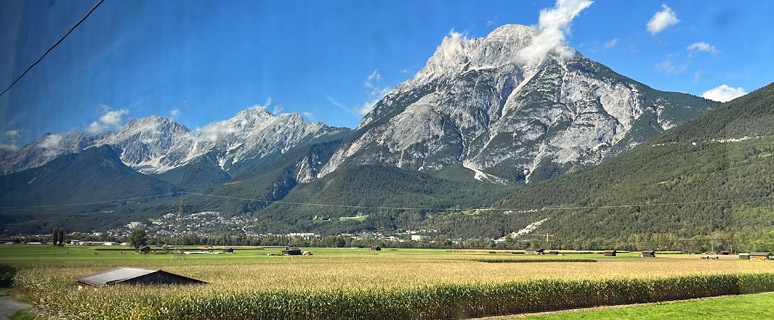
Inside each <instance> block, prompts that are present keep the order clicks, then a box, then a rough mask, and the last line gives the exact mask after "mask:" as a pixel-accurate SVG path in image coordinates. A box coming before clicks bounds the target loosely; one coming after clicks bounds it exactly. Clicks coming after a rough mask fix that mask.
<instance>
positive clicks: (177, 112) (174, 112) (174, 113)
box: [169, 109, 183, 118]
mask: <svg viewBox="0 0 774 320" xmlns="http://www.w3.org/2000/svg"><path fill="white" fill-rule="evenodd" d="M182 113H183V112H182V111H180V109H172V111H170V112H169V115H170V116H172V117H173V118H177V117H179V116H180V115H181V114H182Z"/></svg>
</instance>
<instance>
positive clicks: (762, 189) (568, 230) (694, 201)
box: [428, 85, 774, 250]
mask: <svg viewBox="0 0 774 320" xmlns="http://www.w3.org/2000/svg"><path fill="white" fill-rule="evenodd" d="M773 123H774V85H769V86H766V87H764V88H762V89H759V90H757V91H755V92H752V93H750V94H748V95H746V96H744V97H741V98H738V99H736V100H734V101H731V102H728V103H726V104H724V105H722V106H720V107H718V108H717V109H716V110H713V111H711V112H708V113H707V114H704V115H702V116H700V117H698V118H696V119H694V120H692V121H690V122H688V123H686V124H684V125H681V126H679V127H677V128H674V129H672V130H669V131H667V132H665V133H664V134H662V135H660V136H658V137H657V138H655V139H653V140H651V141H650V142H647V143H645V144H643V145H641V146H638V147H636V148H635V149H633V150H632V151H630V152H627V153H624V154H622V155H620V156H619V157H617V158H614V159H611V160H610V161H607V162H604V163H602V164H601V165H599V166H597V167H595V168H591V169H589V170H585V171H582V172H580V173H576V174H571V175H566V176H563V177H559V178H557V179H553V180H550V181H546V182H543V183H540V184H537V185H535V186H533V187H528V188H525V189H523V190H521V191H519V192H517V193H515V194H513V195H511V196H509V197H507V198H506V199H504V200H502V201H500V202H498V203H497V204H496V205H495V207H496V208H498V209H500V210H498V211H494V212H491V213H487V214H482V215H476V216H469V215H468V216H466V215H448V216H444V217H437V218H436V219H434V220H433V221H432V222H431V223H429V224H428V225H429V226H433V227H436V228H438V229H440V230H441V232H444V233H448V234H452V235H454V236H460V237H472V236H480V235H482V234H481V233H480V232H484V233H485V234H483V235H485V236H491V237H499V236H504V235H505V233H507V232H510V231H517V230H519V229H521V228H524V227H525V226H527V225H528V224H530V223H532V222H535V221H540V220H542V219H546V218H547V220H546V221H545V222H544V223H543V224H542V225H541V226H540V227H538V228H537V230H536V231H535V232H540V233H543V232H548V233H551V234H554V236H555V238H554V239H555V240H554V241H553V242H554V245H555V246H559V247H564V248H590V247H600V246H606V245H607V246H617V247H622V248H632V249H633V248H646V247H647V248H656V247H658V248H659V249H666V248H669V249H688V250H690V249H692V247H695V246H696V244H697V243H702V240H701V239H704V238H707V237H712V238H714V239H715V242H714V244H717V245H718V246H719V247H724V248H727V249H728V248H731V247H732V246H733V245H735V244H736V245H737V248H739V247H740V246H744V247H747V248H748V249H756V248H760V249H762V248H769V250H771V249H774V207H772V205H773V204H774V201H772V200H774V175H773V174H772V172H774V126H773V125H772V124H773ZM502 225H507V226H509V227H510V228H507V229H508V230H510V231H504V230H503V229H504V228H502V227H501V226H502Z"/></svg>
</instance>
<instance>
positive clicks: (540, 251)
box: [524, 248, 543, 254]
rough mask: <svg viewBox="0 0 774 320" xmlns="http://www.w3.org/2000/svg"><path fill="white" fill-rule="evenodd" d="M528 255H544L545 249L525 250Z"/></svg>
mask: <svg viewBox="0 0 774 320" xmlns="http://www.w3.org/2000/svg"><path fill="white" fill-rule="evenodd" d="M524 251H525V252H526V253H527V254H543V249H533V248H529V249H527V250H524Z"/></svg>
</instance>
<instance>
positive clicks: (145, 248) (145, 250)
mask: <svg viewBox="0 0 774 320" xmlns="http://www.w3.org/2000/svg"><path fill="white" fill-rule="evenodd" d="M150 251H151V247H149V246H142V247H139V248H137V253H139V254H148V253H150Z"/></svg>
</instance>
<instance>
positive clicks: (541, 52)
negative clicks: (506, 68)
mask: <svg viewBox="0 0 774 320" xmlns="http://www.w3.org/2000/svg"><path fill="white" fill-rule="evenodd" d="M592 3H593V2H592V1H589V0H557V1H556V5H555V6H554V8H553V9H544V10H540V19H539V20H538V21H539V22H538V26H537V29H538V32H539V33H538V34H537V35H536V36H535V37H533V38H532V43H530V45H529V46H527V47H525V48H523V49H521V50H520V51H519V52H518V54H517V59H518V60H519V61H520V62H521V63H523V64H525V65H531V66H534V65H537V64H540V62H542V61H543V58H545V56H546V54H548V53H549V52H550V51H553V52H555V53H556V54H558V55H559V56H560V57H561V58H562V59H569V58H572V57H573V55H574V54H575V51H574V50H573V49H571V48H570V47H568V46H567V45H566V44H565V42H564V37H565V35H567V34H570V23H571V22H572V20H573V19H575V17H576V16H577V15H578V14H580V12H581V11H583V9H586V8H588V7H589V6H590V5H591V4H592Z"/></svg>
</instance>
